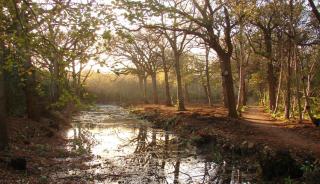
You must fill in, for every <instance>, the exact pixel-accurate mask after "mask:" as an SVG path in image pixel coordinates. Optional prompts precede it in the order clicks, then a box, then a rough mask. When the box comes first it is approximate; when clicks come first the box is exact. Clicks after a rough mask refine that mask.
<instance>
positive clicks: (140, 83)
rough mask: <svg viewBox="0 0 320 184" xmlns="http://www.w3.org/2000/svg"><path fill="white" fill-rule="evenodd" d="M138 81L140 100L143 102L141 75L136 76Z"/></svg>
mask: <svg viewBox="0 0 320 184" xmlns="http://www.w3.org/2000/svg"><path fill="white" fill-rule="evenodd" d="M138 80H139V90H140V100H143V97H144V95H143V94H144V90H143V76H142V75H141V74H138Z"/></svg>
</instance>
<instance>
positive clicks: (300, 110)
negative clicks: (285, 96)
mask: <svg viewBox="0 0 320 184" xmlns="http://www.w3.org/2000/svg"><path fill="white" fill-rule="evenodd" d="M293 59H294V71H295V78H296V98H297V105H298V113H299V122H300V123H301V122H302V120H303V119H302V107H301V95H300V70H299V67H298V57H297V47H296V45H295V44H294V46H293Z"/></svg>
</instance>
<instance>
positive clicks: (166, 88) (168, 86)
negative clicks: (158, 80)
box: [162, 52, 172, 106]
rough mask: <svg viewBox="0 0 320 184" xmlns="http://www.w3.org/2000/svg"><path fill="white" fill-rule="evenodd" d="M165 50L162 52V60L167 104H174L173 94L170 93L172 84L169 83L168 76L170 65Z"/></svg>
mask: <svg viewBox="0 0 320 184" xmlns="http://www.w3.org/2000/svg"><path fill="white" fill-rule="evenodd" d="M164 54H165V53H164V52H163V53H162V62H163V72H164V85H165V90H166V106H172V102H171V94H170V85H169V76H168V73H169V71H168V67H167V62H166V59H165V56H164Z"/></svg>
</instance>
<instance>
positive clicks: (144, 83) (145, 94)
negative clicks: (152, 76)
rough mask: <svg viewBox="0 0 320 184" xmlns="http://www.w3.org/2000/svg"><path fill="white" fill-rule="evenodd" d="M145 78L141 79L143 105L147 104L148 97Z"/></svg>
mask: <svg viewBox="0 0 320 184" xmlns="http://www.w3.org/2000/svg"><path fill="white" fill-rule="evenodd" d="M147 77H148V76H146V75H145V76H144V77H143V99H144V103H145V104H148V103H149V102H148V96H147Z"/></svg>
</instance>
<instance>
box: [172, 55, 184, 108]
mask: <svg viewBox="0 0 320 184" xmlns="http://www.w3.org/2000/svg"><path fill="white" fill-rule="evenodd" d="M174 69H175V71H176V78H177V100H178V111H184V110H186V108H185V105H184V97H183V90H182V80H181V71H180V55H179V53H177V52H174Z"/></svg>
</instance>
